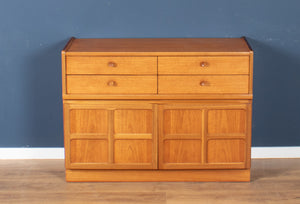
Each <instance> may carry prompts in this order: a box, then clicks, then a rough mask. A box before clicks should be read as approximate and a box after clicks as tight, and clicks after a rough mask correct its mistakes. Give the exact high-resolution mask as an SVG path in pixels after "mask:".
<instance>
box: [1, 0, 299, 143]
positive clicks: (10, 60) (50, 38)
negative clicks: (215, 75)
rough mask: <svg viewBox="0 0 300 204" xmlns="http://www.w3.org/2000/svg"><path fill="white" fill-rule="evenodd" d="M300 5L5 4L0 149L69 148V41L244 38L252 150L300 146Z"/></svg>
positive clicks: (35, 0) (294, 0) (116, 0)
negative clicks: (65, 51) (64, 60)
mask: <svg viewBox="0 0 300 204" xmlns="http://www.w3.org/2000/svg"><path fill="white" fill-rule="evenodd" d="M299 8H300V1H298V0H289V1H282V0H251V1H249V0H247V1H246V0H226V1H224V0H205V1H204V0H202V1H200V0H181V1H179V0H151V1H149V0H148V1H146V0H145V1H142V0H126V1H125V0H110V1H107V0H102V1H100V0H44V1H41V0H26V1H24V0H11V1H4V0H2V1H0V147H25V146H29V147H61V146H63V126H62V99H61V65H60V51H61V49H62V48H63V47H64V45H65V43H66V42H67V41H68V39H69V37H71V36H75V37H78V38H80V37H81V38H149V37H151V38H157V37H162V38H164V37H165V38H173V37H240V36H246V37H247V39H248V40H249V42H250V44H251V46H252V47H253V50H254V53H255V55H254V106H253V142H252V143H253V146H296V145H298V146H299V145H300V139H299V138H300V135H299V134H300V106H299V102H300V91H299V88H300V80H299V78H300V12H299Z"/></svg>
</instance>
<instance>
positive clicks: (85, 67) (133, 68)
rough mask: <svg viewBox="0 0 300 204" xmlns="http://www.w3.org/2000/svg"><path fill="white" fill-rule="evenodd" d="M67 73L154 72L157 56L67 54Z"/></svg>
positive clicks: (155, 70)
mask: <svg viewBox="0 0 300 204" xmlns="http://www.w3.org/2000/svg"><path fill="white" fill-rule="evenodd" d="M66 72H67V74H130V75H134V74H156V73H157V57H99V56H81V57H80V56H68V57H67V59H66Z"/></svg>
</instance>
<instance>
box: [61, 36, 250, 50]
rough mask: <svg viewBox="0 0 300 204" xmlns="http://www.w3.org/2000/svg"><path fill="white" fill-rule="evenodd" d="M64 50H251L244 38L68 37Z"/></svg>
mask: <svg viewBox="0 0 300 204" xmlns="http://www.w3.org/2000/svg"><path fill="white" fill-rule="evenodd" d="M64 51H65V52H66V54H79V53H80V54H84V53H89V54H92V53H93V54H110V53H112V54H118V53H120V54H126V53H128V54H129V53H130V54H134V53H145V54H172V53H173V54H174V53H177V54H178V53H181V54H193V53H195V54H197V53H199V54H205V53H207V54H209V53H217V54H249V53H250V52H251V48H249V46H248V44H247V42H246V41H245V39H244V38H135V39H131V38H127V39H76V38H72V39H71V40H70V41H69V43H68V44H67V45H66V47H65V49H64Z"/></svg>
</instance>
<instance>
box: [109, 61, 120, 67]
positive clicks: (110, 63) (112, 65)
mask: <svg viewBox="0 0 300 204" xmlns="http://www.w3.org/2000/svg"><path fill="white" fill-rule="evenodd" d="M107 66H109V67H117V66H118V65H117V63H115V62H108V63H107Z"/></svg>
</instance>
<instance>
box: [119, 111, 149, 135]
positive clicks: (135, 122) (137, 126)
mask: <svg viewBox="0 0 300 204" xmlns="http://www.w3.org/2000/svg"><path fill="white" fill-rule="evenodd" d="M152 121H153V111H152V110H135V109H130V110H126V109H123V110H115V111H114V129H115V133H127V134H128V133H152V132H153V129H152V127H153V124H152V123H153V122H152Z"/></svg>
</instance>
